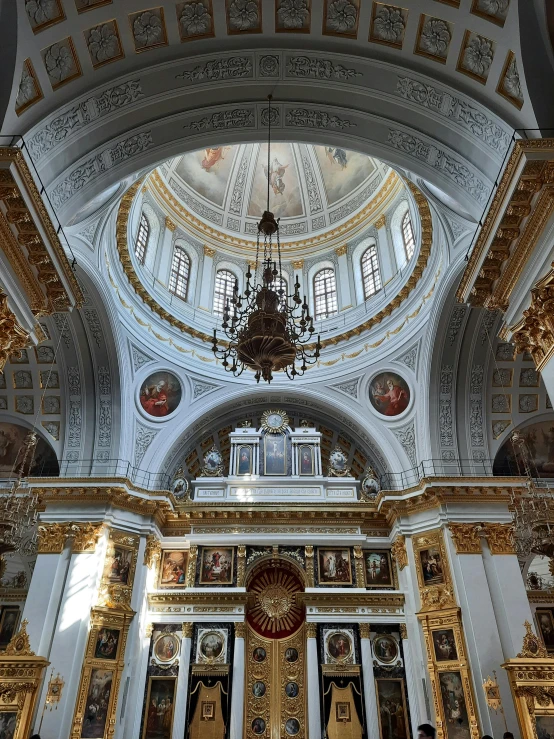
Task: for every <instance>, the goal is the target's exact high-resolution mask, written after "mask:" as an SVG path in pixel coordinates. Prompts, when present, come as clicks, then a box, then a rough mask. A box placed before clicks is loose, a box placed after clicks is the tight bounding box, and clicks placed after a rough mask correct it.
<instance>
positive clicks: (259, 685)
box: [252, 680, 265, 698]
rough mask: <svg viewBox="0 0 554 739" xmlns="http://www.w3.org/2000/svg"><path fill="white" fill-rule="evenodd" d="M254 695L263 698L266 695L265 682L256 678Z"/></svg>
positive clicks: (253, 689)
mask: <svg viewBox="0 0 554 739" xmlns="http://www.w3.org/2000/svg"><path fill="white" fill-rule="evenodd" d="M252 695H253V696H254V698H263V696H264V695H265V683H263V682H262V681H261V680H256V682H255V683H254V685H253V686H252Z"/></svg>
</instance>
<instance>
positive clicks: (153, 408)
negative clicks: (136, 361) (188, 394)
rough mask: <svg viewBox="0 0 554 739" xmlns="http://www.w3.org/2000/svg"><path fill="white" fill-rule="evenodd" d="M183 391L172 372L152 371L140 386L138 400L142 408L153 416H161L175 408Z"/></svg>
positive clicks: (167, 414)
mask: <svg viewBox="0 0 554 739" xmlns="http://www.w3.org/2000/svg"><path fill="white" fill-rule="evenodd" d="M182 395H183V391H182V389H181V383H180V382H179V380H178V379H177V377H175V375H174V374H173V373H172V372H154V373H153V374H151V375H149V376H148V377H147V378H146V380H145V381H144V382H143V383H142V385H141V387H140V393H139V400H140V404H141V406H142V408H143V410H145V411H146V413H148V415H149V416H153V417H154V418H163V417H164V416H169V414H170V413H173V411H174V410H175V409H176V408H177V406H178V405H179V403H180V402H181V397H182Z"/></svg>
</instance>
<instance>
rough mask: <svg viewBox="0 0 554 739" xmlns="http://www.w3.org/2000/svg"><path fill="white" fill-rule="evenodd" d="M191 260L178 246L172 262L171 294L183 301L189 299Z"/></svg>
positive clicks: (170, 276)
mask: <svg viewBox="0 0 554 739" xmlns="http://www.w3.org/2000/svg"><path fill="white" fill-rule="evenodd" d="M189 275H190V259H189V257H188V254H187V253H186V251H185V250H184V249H183V247H182V246H176V247H175V249H174V251H173V259H172V261H171V273H170V275H169V292H171V293H173V294H174V295H176V296H177V297H178V298H182V299H183V300H186V299H187V290H188V286H189Z"/></svg>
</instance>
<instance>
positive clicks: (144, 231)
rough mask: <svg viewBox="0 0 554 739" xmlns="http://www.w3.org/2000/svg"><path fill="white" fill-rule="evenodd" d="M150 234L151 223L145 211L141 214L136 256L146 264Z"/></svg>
mask: <svg viewBox="0 0 554 739" xmlns="http://www.w3.org/2000/svg"><path fill="white" fill-rule="evenodd" d="M149 236H150V223H149V221H148V218H147V217H146V216H145V215H144V213H141V214H140V223H139V229H138V233H137V240H136V241H135V256H136V258H137V259H138V260H139V262H140V263H141V264H144V260H145V258H146V249H147V248H148V237H149Z"/></svg>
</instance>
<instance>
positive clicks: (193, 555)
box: [185, 544, 198, 588]
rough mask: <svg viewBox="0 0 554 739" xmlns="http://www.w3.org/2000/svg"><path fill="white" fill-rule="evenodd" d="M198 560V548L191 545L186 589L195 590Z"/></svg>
mask: <svg viewBox="0 0 554 739" xmlns="http://www.w3.org/2000/svg"><path fill="white" fill-rule="evenodd" d="M197 558H198V546H197V545H196V544H191V545H190V549H189V566H188V569H187V582H186V585H185V587H187V588H193V587H194V582H195V579H196V560H197Z"/></svg>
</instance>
